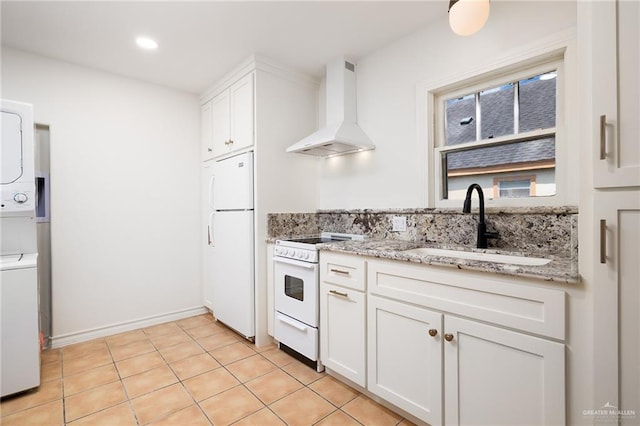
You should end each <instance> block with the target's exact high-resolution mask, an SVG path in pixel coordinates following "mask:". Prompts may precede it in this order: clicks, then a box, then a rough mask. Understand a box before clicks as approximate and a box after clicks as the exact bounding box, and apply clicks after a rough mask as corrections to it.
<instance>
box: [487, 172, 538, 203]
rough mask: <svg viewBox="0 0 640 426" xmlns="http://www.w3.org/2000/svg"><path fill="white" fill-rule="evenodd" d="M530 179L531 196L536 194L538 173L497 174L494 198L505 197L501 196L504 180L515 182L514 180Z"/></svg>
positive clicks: (494, 183)
mask: <svg viewBox="0 0 640 426" xmlns="http://www.w3.org/2000/svg"><path fill="white" fill-rule="evenodd" d="M518 180H521V181H525V180H528V181H529V196H535V195H536V175H534V174H532V175H515V176H496V177H494V178H493V198H494V199H498V198H505V197H500V184H501V183H502V182H514V181H518Z"/></svg>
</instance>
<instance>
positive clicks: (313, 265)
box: [273, 257, 317, 269]
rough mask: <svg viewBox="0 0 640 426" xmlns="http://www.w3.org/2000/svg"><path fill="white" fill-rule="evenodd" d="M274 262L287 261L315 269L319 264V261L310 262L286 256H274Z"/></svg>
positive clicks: (289, 263)
mask: <svg viewBox="0 0 640 426" xmlns="http://www.w3.org/2000/svg"><path fill="white" fill-rule="evenodd" d="M273 261H274V262H280V263H286V264H288V265H294V266H299V267H301V268H307V269H313V268H315V267H316V266H317V263H308V262H303V261H301V260H294V259H287V258H286V257H274V258H273Z"/></svg>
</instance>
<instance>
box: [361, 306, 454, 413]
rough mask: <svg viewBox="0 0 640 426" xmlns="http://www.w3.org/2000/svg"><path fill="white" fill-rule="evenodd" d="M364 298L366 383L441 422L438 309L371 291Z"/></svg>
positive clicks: (383, 395) (396, 402)
mask: <svg viewBox="0 0 640 426" xmlns="http://www.w3.org/2000/svg"><path fill="white" fill-rule="evenodd" d="M368 301H369V306H368V309H367V312H368V316H367V320H368V344H367V345H368V351H367V353H368V364H369V365H368V385H367V388H368V389H369V391H371V392H372V393H374V394H376V395H378V396H379V397H381V398H383V399H385V400H387V401H389V402H390V403H392V404H394V405H396V406H398V407H399V408H401V409H403V410H405V411H407V412H408V413H410V414H413V415H414V416H416V417H418V418H419V419H421V420H423V421H425V422H427V423H429V424H432V425H437V424H442V334H441V331H442V314H439V313H437V312H433V311H430V310H427V309H422V308H418V307H416V306H412V305H408V304H405V303H400V302H396V301H393V300H388V299H382V298H379V297H376V296H371V295H369V299H368ZM430 331H431V334H435V335H433V336H432V335H431V334H430Z"/></svg>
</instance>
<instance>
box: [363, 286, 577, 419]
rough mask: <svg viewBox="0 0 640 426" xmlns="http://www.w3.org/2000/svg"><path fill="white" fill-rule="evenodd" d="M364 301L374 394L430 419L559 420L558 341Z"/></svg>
mask: <svg viewBox="0 0 640 426" xmlns="http://www.w3.org/2000/svg"><path fill="white" fill-rule="evenodd" d="M368 301H369V304H368V351H367V353H368V363H369V369H368V371H369V375H368V384H369V385H368V389H369V391H371V392H372V393H374V394H375V395H377V396H379V397H381V398H383V399H385V400H386V401H388V402H390V403H392V404H394V405H396V406H397V407H399V408H401V409H403V410H405V411H406V412H408V413H410V414H412V415H414V416H416V417H418V418H419V419H421V420H423V421H425V422H427V423H429V424H432V425H440V424H447V425H470V424H473V425H533V424H535V425H561V424H564V422H565V377H564V373H565V372H564V365H565V364H564V345H563V344H561V343H557V342H553V341H549V340H545V339H541V338H538V337H534V336H530V335H526V334H523V333H518V332H514V331H509V330H505V329H502V328H499V327H494V326H490V325H486V324H482V323H479V322H477V321H470V320H466V319H462V318H459V317H456V316H451V315H446V314H442V313H439V312H436V311H432V310H429V309H426V308H421V307H417V306H413V305H409V304H407V303H402V302H398V301H394V300H389V299H385V298H381V297H377V296H372V295H370V296H369V298H368ZM443 408H444V411H443Z"/></svg>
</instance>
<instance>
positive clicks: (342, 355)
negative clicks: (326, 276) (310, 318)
mask: <svg viewBox="0 0 640 426" xmlns="http://www.w3.org/2000/svg"><path fill="white" fill-rule="evenodd" d="M365 325H366V308H365V294H364V293H363V292H361V291H356V290H352V289H346V288H343V287H338V286H335V285H331V284H327V283H322V284H321V286H320V354H321V355H320V360H321V361H322V363H323V364H324V365H325V366H326V367H328V368H330V369H332V370H334V371H335V372H336V373H339V374H341V375H342V376H344V377H346V378H347V379H349V380H351V381H352V382H354V383H356V384H358V385H360V386H362V387H364V386H365V385H366V355H365V354H366V352H365V351H366V347H365V333H366V328H365Z"/></svg>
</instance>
